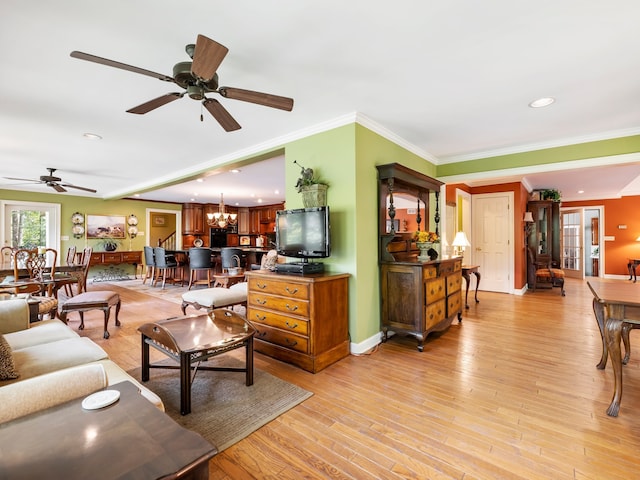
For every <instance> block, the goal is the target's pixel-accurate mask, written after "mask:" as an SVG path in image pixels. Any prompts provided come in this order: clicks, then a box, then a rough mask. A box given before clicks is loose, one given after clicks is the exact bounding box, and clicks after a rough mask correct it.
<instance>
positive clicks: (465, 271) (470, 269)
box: [462, 265, 480, 308]
mask: <svg viewBox="0 0 640 480" xmlns="http://www.w3.org/2000/svg"><path fill="white" fill-rule="evenodd" d="M479 268H480V265H462V277H463V278H464V280H465V282H466V283H467V291H466V293H465V296H464V308H469V283H471V282H470V280H471V275H469V274H470V273H473V274H474V275H475V276H476V303H480V300H478V287H479V286H480V272H479V271H478V269H479Z"/></svg>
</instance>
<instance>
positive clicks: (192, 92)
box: [187, 85, 204, 100]
mask: <svg viewBox="0 0 640 480" xmlns="http://www.w3.org/2000/svg"><path fill="white" fill-rule="evenodd" d="M187 95H189V98H191V99H193V100H202V99H203V98H204V88H202V87H201V86H199V85H189V86H188V87H187Z"/></svg>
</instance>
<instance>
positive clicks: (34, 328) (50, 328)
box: [5, 320, 80, 351]
mask: <svg viewBox="0 0 640 480" xmlns="http://www.w3.org/2000/svg"><path fill="white" fill-rule="evenodd" d="M5 336H6V338H7V342H9V345H11V348H12V349H13V350H14V351H16V350H21V349H23V348H27V347H32V346H34V345H40V344H43V343H50V342H56V341H58V340H64V339H66V338H80V336H79V335H78V334H77V333H76V332H74V331H73V330H72V329H70V328H69V327H68V326H67V325H65V324H64V323H62V322H61V321H60V320H44V321H42V322H34V323H32V324H31V328H29V329H27V330H20V331H18V332H13V333H7V334H6V335H5Z"/></svg>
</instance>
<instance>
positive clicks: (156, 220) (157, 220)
mask: <svg viewBox="0 0 640 480" xmlns="http://www.w3.org/2000/svg"><path fill="white" fill-rule="evenodd" d="M166 223H167V217H165V216H164V215H154V216H153V225H154V226H155V227H164V226H165V225H166Z"/></svg>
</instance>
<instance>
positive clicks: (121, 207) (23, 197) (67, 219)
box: [0, 189, 182, 262]
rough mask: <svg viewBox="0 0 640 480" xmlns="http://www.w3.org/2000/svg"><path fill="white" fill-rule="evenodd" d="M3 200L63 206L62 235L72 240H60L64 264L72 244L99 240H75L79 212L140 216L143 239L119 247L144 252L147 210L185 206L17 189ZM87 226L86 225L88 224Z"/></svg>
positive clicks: (79, 245)
mask: <svg viewBox="0 0 640 480" xmlns="http://www.w3.org/2000/svg"><path fill="white" fill-rule="evenodd" d="M0 199H2V200H4V201H18V202H42V203H52V204H59V205H60V236H68V237H69V240H61V241H60V252H61V253H60V255H61V261H62V262H64V258H65V257H64V255H65V254H66V253H65V252H66V251H67V248H69V247H70V246H72V245H75V246H76V248H77V249H78V250H82V249H83V248H84V247H85V242H86V243H87V246H90V247H93V246H94V245H95V243H97V240H86V239H85V238H84V237H82V238H74V237H73V232H72V231H71V229H72V228H73V224H72V223H71V215H73V214H74V213H75V212H80V213H82V214H84V215H87V214H91V215H124V216H126V217H128V216H129V215H131V214H133V215H135V216H137V217H138V230H139V231H140V232H144V236H137V237H136V238H134V239H131V248H129V236H127V238H125V239H124V240H121V245H120V246H118V250H119V251H126V250H142V247H144V246H145V245H146V244H147V236H148V235H149V227H148V226H147V224H146V209H147V208H151V209H158V210H175V211H176V212H180V211H182V205H180V204H174V203H160V202H148V201H139V200H102V199H100V198H91V197H80V196H75V195H60V194H56V193H34V192H21V191H18V190H1V189H0ZM85 227H86V225H85Z"/></svg>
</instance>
